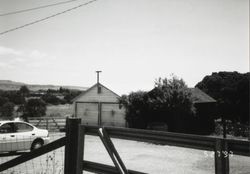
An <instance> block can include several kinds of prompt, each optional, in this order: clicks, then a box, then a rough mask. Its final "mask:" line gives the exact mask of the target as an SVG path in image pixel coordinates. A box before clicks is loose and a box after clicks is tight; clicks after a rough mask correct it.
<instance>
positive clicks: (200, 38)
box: [0, 0, 249, 94]
mask: <svg viewBox="0 0 250 174" xmlns="http://www.w3.org/2000/svg"><path fill="white" fill-rule="evenodd" d="M61 1H63V0H43V1H41V0H22V1H20V0H0V13H1V14H3V13H7V12H11V11H16V10H23V9H28V8H33V7H38V6H42V5H47V4H52V3H56V2H61ZM84 2H87V1H86V0H78V1H74V2H71V3H67V4H64V5H60V6H54V7H48V8H44V9H40V10H35V11H30V12H26V13H20V14H16V15H8V16H0V32H3V31H5V30H8V29H11V28H15V27H18V26H21V25H24V24H26V23H30V22H33V21H35V20H39V19H42V18H44V17H47V16H50V15H52V14H55V13H58V12H61V11H64V10H66V9H69V8H72V7H74V6H77V5H79V4H82V3H84ZM96 70H102V71H103V72H102V73H101V75H100V81H101V83H103V84H104V85H105V86H107V87H109V88H110V89H112V90H113V91H114V92H116V93H118V94H128V93H129V92H131V91H137V90H149V89H151V88H153V86H154V81H155V79H156V78H158V77H163V78H164V77H169V76H170V74H172V73H173V74H175V75H176V76H178V77H180V78H183V79H184V81H185V82H186V83H187V85H188V86H189V87H193V86H194V85H195V84H197V83H198V82H199V81H201V80H202V78H203V77H204V76H205V75H210V74H211V73H212V72H218V71H238V72H241V73H245V72H248V71H249V0H98V1H96V2H94V3H91V4H89V5H87V6H83V7H81V8H78V9H75V10H72V11H70V12H68V13H64V14H62V15H60V16H57V17H54V18H51V19H48V20H46V21H43V22H40V23H37V24H34V25H31V26H28V27H25V28H21V29H19V30H16V31H13V32H9V33H6V34H4V35H0V79H3V80H7V79H8V80H13V81H19V82H25V83H30V84H54V85H77V86H84V87H90V86H92V85H93V84H95V83H96V74H95V71H96Z"/></svg>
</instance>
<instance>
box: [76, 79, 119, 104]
mask: <svg viewBox="0 0 250 174" xmlns="http://www.w3.org/2000/svg"><path fill="white" fill-rule="evenodd" d="M98 85H99V86H101V87H103V88H105V89H107V90H109V91H110V92H112V93H113V94H114V95H116V96H117V97H118V98H120V96H119V95H118V94H116V93H115V92H114V91H112V90H110V89H109V88H107V87H106V86H104V85H103V84H101V83H96V84H94V85H93V86H91V87H90V88H88V89H87V90H86V91H83V92H82V93H81V94H80V95H78V96H76V97H75V98H74V99H72V100H71V101H72V102H75V101H76V100H77V99H78V98H80V97H82V96H84V95H85V94H86V93H88V92H89V91H90V90H92V89H93V88H95V87H97V86H98Z"/></svg>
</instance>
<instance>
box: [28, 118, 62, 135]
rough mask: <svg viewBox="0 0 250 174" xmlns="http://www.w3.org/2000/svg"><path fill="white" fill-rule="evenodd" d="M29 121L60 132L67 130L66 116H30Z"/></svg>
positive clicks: (37, 125) (40, 126)
mask: <svg viewBox="0 0 250 174" xmlns="http://www.w3.org/2000/svg"><path fill="white" fill-rule="evenodd" d="M28 120H29V122H30V123H31V124H33V125H34V126H36V127H39V128H43V129H47V130H50V131H54V132H58V131H65V127H66V118H64V117H29V118H28Z"/></svg>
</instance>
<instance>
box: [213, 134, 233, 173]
mask: <svg viewBox="0 0 250 174" xmlns="http://www.w3.org/2000/svg"><path fill="white" fill-rule="evenodd" d="M214 155H215V156H214V157H215V174H229V153H228V145H227V142H226V141H225V140H223V139H216V142H215V153H214Z"/></svg>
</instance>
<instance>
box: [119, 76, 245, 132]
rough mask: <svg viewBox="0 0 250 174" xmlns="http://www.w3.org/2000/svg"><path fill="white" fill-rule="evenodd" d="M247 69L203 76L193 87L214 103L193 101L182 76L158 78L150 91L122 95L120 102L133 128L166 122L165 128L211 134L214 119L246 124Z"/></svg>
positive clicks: (213, 128) (142, 127)
mask: <svg viewBox="0 0 250 174" xmlns="http://www.w3.org/2000/svg"><path fill="white" fill-rule="evenodd" d="M249 82H250V79H249V73H245V74H240V73H238V72H219V73H213V74H212V75H208V76H206V77H205V78H204V79H203V80H202V81H201V82H199V83H198V84H197V85H196V87H197V88H199V89H201V90H202V91H204V92H205V93H207V94H208V95H210V96H211V97H213V98H214V99H215V100H216V103H214V104H213V103H212V104H211V103H207V104H203V103H202V104H195V103H194V98H193V97H192V95H191V91H190V89H189V88H188V87H187V86H186V84H185V83H184V81H183V80H182V79H178V78H176V77H173V78H172V79H167V78H165V79H159V80H158V81H156V82H155V87H154V89H153V90H151V91H147V92H145V91H137V92H132V93H130V94H129V95H123V96H122V97H121V99H120V103H121V104H123V106H124V107H125V110H126V120H127V122H128V123H129V127H132V128H141V129H146V128H151V127H152V126H151V125H152V124H153V125H154V123H158V125H160V124H161V125H166V126H167V129H168V131H172V132H184V133H198V134H210V133H213V132H214V130H215V120H216V119H218V118H222V117H224V118H225V119H226V120H230V121H231V122H233V123H239V124H245V125H248V124H249Z"/></svg>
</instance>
